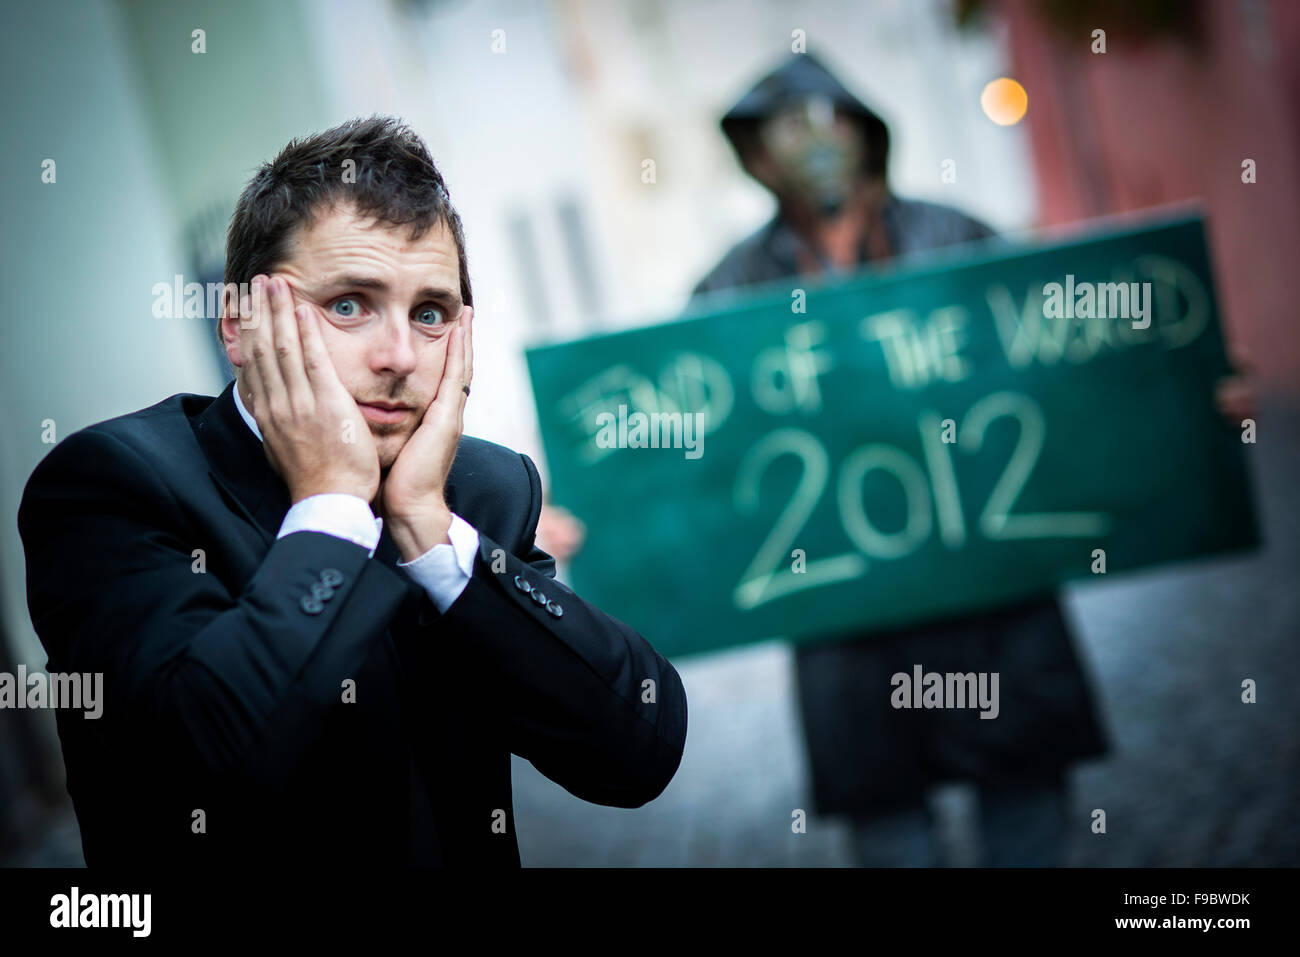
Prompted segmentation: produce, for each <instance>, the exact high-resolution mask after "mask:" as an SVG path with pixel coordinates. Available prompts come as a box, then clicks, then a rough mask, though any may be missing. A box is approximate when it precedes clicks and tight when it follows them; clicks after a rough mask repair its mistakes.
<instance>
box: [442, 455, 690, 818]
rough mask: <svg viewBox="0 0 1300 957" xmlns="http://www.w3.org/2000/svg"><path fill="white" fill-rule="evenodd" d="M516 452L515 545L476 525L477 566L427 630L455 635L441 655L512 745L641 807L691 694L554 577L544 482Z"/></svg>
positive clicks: (607, 795)
mask: <svg viewBox="0 0 1300 957" xmlns="http://www.w3.org/2000/svg"><path fill="white" fill-rule="evenodd" d="M519 459H520V460H521V468H522V469H523V471H524V473H525V477H526V481H527V489H528V495H529V504H528V511H527V524H526V529H525V532H524V535H523V537H522V539H521V540H520V541H519V542H518V543H516V545H515V550H513V551H512V550H511V549H510V548H507V547H505V546H504V545H501V544H499V543H497V542H495V541H493V540H492V539H491V538H489V537H488V536H487V535H485V534H483V532H482V531H481V530H480V532H479V552H478V554H477V555H476V556H475V560H474V569H473V574H472V576H471V578H470V580H469V582H468V583H467V584H466V586H465V590H464V591H463V592H462V593H461V595H460V596H459V597H458V598H457V599H456V601H455V602H453V603H452V605H451V606H450V607H449V608H448V609H447V611H446V613H445V614H443V615H441V616H436V614H435V615H434V616H432V617H433V627H434V628H435V629H437V630H438V631H439V632H442V633H441V634H434V635H430V636H429V637H430V638H431V639H433V640H434V641H435V642H437V641H448V642H454V643H455V648H454V649H449V651H448V654H447V658H448V660H454V661H457V662H463V663H465V664H466V666H468V667H472V668H473V669H474V671H475V672H476V673H478V674H479V675H481V678H482V680H481V682H476V685H475V686H476V688H477V689H478V693H481V694H483V695H485V696H487V698H488V701H487V702H485V703H486V704H488V705H489V709H490V711H491V713H493V714H494V715H495V716H496V719H497V721H498V722H499V726H500V729H501V733H502V734H503V736H504V737H505V739H506V741H507V743H508V744H509V747H510V750H511V751H512V752H513V753H515V754H518V755H519V756H520V757H523V758H527V759H528V760H529V761H531V762H532V763H533V765H534V766H535V767H536V768H537V769H538V770H539V771H541V772H542V773H543V774H545V775H546V776H547V777H548V778H550V779H551V780H552V781H555V782H556V783H557V784H559V785H561V786H562V787H564V788H565V789H566V790H568V791H569V792H570V793H572V794H574V795H576V796H577V797H580V798H582V799H584V800H587V801H592V802H594V803H596V804H606V805H611V806H615V807H640V806H641V805H643V804H645V803H646V802H648V801H650V800H653V799H654V798H655V797H657V796H658V795H659V794H660V793H661V792H662V791H663V790H664V788H665V787H667V785H668V782H669V781H670V780H671V779H672V777H673V775H674V774H675V773H676V771H677V767H678V765H679V764H680V762H681V757H682V751H683V748H684V747H685V742H686V692H685V690H684V689H683V687H682V682H681V678H680V677H679V676H678V674H677V672H676V670H675V669H674V668H673V666H672V665H671V664H669V663H668V661H667V660H666V659H665V658H663V657H662V656H661V655H659V653H658V652H656V651H655V650H654V648H652V647H651V646H650V643H649V642H647V641H646V640H645V639H644V638H642V637H641V636H640V635H639V634H637V632H635V631H634V630H633V629H632V628H630V627H628V626H627V625H625V624H624V623H623V622H621V621H619V620H617V619H616V618H613V617H611V616H609V615H607V614H605V613H604V612H602V611H600V609H598V608H596V607H595V606H593V605H591V604H588V603H587V602H585V601H583V600H582V599H581V598H579V597H578V596H577V595H576V594H574V593H573V592H572V591H571V590H570V589H568V588H566V587H565V586H564V585H562V584H561V583H560V582H558V581H556V580H555V559H554V558H552V557H551V556H550V555H548V554H546V552H544V551H542V549H540V548H539V547H538V546H537V544H536V541H535V536H536V532H537V521H538V517H539V515H540V513H541V506H542V491H541V480H540V478H539V477H538V474H537V468H536V466H534V465H533V463H532V461H531V460H530V459H529V458H528V457H527V456H525V455H520V456H519ZM430 607H431V606H430Z"/></svg>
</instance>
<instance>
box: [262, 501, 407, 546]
mask: <svg viewBox="0 0 1300 957" xmlns="http://www.w3.org/2000/svg"><path fill="white" fill-rule="evenodd" d="M383 530H384V520H383V519H382V518H376V517H375V513H374V512H372V511H371V510H370V505H369V503H367V502H366V501H365V500H364V499H362V498H361V497H360V496H357V495H347V494H345V493H343V492H323V493H321V494H320V495H309V496H307V497H306V498H305V499H303V500H302V501H301V502H295V503H294V504H293V505H292V506H291V507H290V508H289V512H288V514H286V515H285V516H284V521H283V522H281V523H280V531H279V532H278V533H277V534H276V536H275V537H276V538H284V536H286V535H291V534H293V533H294V532H324V533H325V534H326V535H333V536H335V537H336V538H345V539H347V540H348V541H349V542H355V543H356V544H358V545H360V546H361V547H362V548H367V549H369V550H370V557H371V558H374V556H375V549H376V548H377V547H379V536H380V535H381V534H382V533H383Z"/></svg>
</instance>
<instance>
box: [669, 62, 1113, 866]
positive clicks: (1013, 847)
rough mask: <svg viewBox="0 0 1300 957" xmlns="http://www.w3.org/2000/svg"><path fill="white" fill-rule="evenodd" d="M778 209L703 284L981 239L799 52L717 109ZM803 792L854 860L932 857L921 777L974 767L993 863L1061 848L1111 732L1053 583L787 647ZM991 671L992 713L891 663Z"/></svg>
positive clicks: (1025, 860)
mask: <svg viewBox="0 0 1300 957" xmlns="http://www.w3.org/2000/svg"><path fill="white" fill-rule="evenodd" d="M721 125H722V130H723V132H724V133H725V134H726V136H727V138H728V139H729V140H730V141H731V144H732V146H733V147H734V148H735V150H736V153H737V155H738V157H739V158H740V162H741V164H742V166H743V167H744V169H745V171H746V172H747V173H749V175H751V176H753V177H754V178H755V179H756V180H758V181H759V182H760V183H762V184H763V185H764V186H765V187H766V188H767V189H768V190H770V191H771V192H772V194H773V195H774V197H775V198H776V201H777V205H778V209H777V213H776V215H775V216H774V217H773V218H772V219H771V221H769V222H768V223H767V224H766V225H764V226H763V227H762V228H761V229H759V230H758V231H757V232H755V233H753V234H752V235H750V236H749V237H747V238H746V239H744V240H742V241H741V242H739V243H738V244H736V246H735V247H733V248H732V249H731V250H730V251H729V252H728V253H727V254H726V255H725V256H723V258H722V260H721V261H720V262H719V263H718V264H717V266H715V267H714V268H713V269H712V270H711V271H710V272H709V273H708V275H706V276H705V277H704V279H702V280H701V281H700V282H699V284H698V285H697V286H696V287H695V290H694V293H695V294H701V293H712V292H715V291H717V290H722V289H729V288H732V287H736V286H743V285H747V284H750V283H760V282H768V281H771V280H774V279H779V278H782V277H787V276H789V277H795V276H799V277H810V276H820V275H824V274H834V273H837V272H844V273H846V274H847V273H848V272H851V271H854V270H856V269H857V268H858V267H860V266H861V265H862V264H864V263H867V262H879V261H881V260H888V259H892V258H894V257H898V256H903V255H906V254H909V253H913V252H918V251H921V250H926V249H932V248H935V247H939V246H947V245H951V244H955V243H963V242H970V241H974V240H981V239H987V238H989V237H991V236H993V231H992V230H991V229H989V227H987V226H986V225H984V224H983V223H981V222H978V221H977V220H975V219H972V218H971V217H969V216H966V215H965V214H963V213H961V212H958V211H957V210H955V209H952V208H950V207H946V206H940V205H937V204H934V203H926V202H918V201H914V200H907V199H902V198H899V197H897V196H895V195H893V193H891V192H890V190H889V187H888V184H887V182H886V161H887V159H888V151H889V131H888V129H887V128H886V126H885V124H884V122H883V121H882V120H881V119H880V117H878V116H877V115H876V114H875V113H873V112H872V111H871V110H870V109H868V108H867V107H866V106H865V105H864V104H863V103H862V102H860V101H859V100H858V99H857V98H856V97H854V96H853V95H852V94H851V93H849V92H848V91H847V90H846V89H845V88H844V87H843V86H842V85H841V84H840V83H839V81H837V80H836V79H835V77H834V76H832V75H831V73H830V72H829V71H828V70H827V69H826V68H825V67H824V66H822V65H821V63H819V62H818V61H817V60H816V59H815V58H814V57H812V56H810V55H808V54H795V55H794V56H793V57H791V58H790V60H789V61H787V62H786V63H785V64H784V65H783V66H781V67H780V68H779V69H777V70H775V71H774V72H772V73H770V74H769V75H767V76H766V77H764V78H763V79H762V80H760V81H759V82H758V84H757V85H756V86H754V88H753V89H751V90H750V91H749V92H748V93H747V94H745V95H744V96H743V97H742V98H741V99H740V101H739V102H738V103H737V104H736V105H735V106H734V107H732V109H731V110H730V111H729V112H728V113H727V114H726V115H725V116H724V117H723V118H722V124H721ZM794 660H795V671H796V675H797V683H798V688H799V699H800V710H801V715H802V724H803V729H804V736H805V739H806V742H807V747H808V755H809V763H810V766H811V772H812V789H813V795H812V796H813V804H814V808H815V810H816V812H817V813H818V814H822V815H843V816H846V817H848V818H849V819H850V821H851V823H852V825H853V836H854V848H855V851H856V854H857V858H858V863H859V864H861V865H863V866H932V865H935V864H937V863H939V855H938V854H937V849H936V840H935V827H934V818H933V815H932V813H931V811H930V808H929V806H928V804H927V802H926V792H927V790H928V789H929V788H930V787H931V786H934V785H938V784H941V783H944V782H951V781H974V782H975V783H976V785H977V787H978V795H979V818H980V827H981V830H982V832H983V838H984V847H985V852H986V855H985V858H984V863H986V864H989V865H995V866H996V865H1047V866H1050V865H1059V864H1062V863H1064V860H1063V852H1064V843H1065V842H1064V838H1065V833H1066V830H1065V829H1066V816H1067V813H1068V811H1067V806H1068V801H1067V793H1066V784H1065V772H1066V769H1067V768H1068V766H1069V765H1070V764H1072V763H1073V762H1076V761H1079V760H1082V759H1085V758H1093V757H1097V756H1099V755H1102V754H1104V753H1105V752H1106V750H1107V743H1106V739H1105V735H1104V733H1103V731H1102V728H1101V726H1100V724H1099V722H1098V719H1097V716H1096V714H1095V713H1094V707H1093V704H1092V699H1091V694H1090V692H1089V682H1088V680H1087V678H1086V677H1085V674H1084V671H1083V669H1082V667H1081V665H1080V662H1079V659H1078V657H1077V655H1076V653H1075V650H1074V648H1073V646H1072V641H1071V637H1070V630H1069V627H1068V626H1067V624H1066V621H1065V618H1064V616H1063V615H1062V613H1061V607H1060V604H1059V602H1058V600H1057V598H1056V596H1055V595H1053V594H1051V593H1048V594H1044V595H1040V596H1036V597H1034V598H1033V599H1031V600H1027V601H1024V602H1023V603H1020V604H1017V605H1015V606H1008V607H1004V608H998V609H995V610H993V611H985V612H980V613H978V614H970V615H967V616H965V617H961V618H955V619H950V620H946V621H933V622H926V623H924V624H921V625H917V626H913V627H907V628H901V629H892V630H888V631H871V632H866V633H863V634H861V635H858V636H856V637H854V638H851V639H850V640H847V641H842V642H835V643H828V644H819V645H813V646H806V645H798V646H796V647H795V649H794ZM917 663H924V665H925V667H926V669H927V670H932V671H939V672H961V673H966V672H971V671H974V672H990V673H991V672H998V673H1000V675H1001V688H1002V693H1001V697H1002V705H1001V714H1000V715H999V718H998V720H996V721H981V720H978V719H977V718H976V716H975V715H974V714H972V713H970V712H969V711H964V710H945V709H936V710H933V711H930V710H895V709H894V708H893V707H891V706H890V703H889V702H890V687H891V686H890V676H891V675H893V674H894V673H896V672H905V673H909V674H910V673H911V671H912V668H913V665H915V664H917Z"/></svg>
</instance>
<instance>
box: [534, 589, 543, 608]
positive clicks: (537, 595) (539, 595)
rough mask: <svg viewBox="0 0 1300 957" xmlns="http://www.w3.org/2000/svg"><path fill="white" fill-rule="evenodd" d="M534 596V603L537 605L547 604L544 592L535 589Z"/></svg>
mask: <svg viewBox="0 0 1300 957" xmlns="http://www.w3.org/2000/svg"><path fill="white" fill-rule="evenodd" d="M532 596H533V601H535V602H537V604H539V605H545V604H546V596H545V595H544V594H542V590H541V589H540V588H534V589H533V590H532Z"/></svg>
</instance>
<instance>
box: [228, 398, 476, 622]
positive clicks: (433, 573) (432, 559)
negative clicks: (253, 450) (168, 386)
mask: <svg viewBox="0 0 1300 957" xmlns="http://www.w3.org/2000/svg"><path fill="white" fill-rule="evenodd" d="M234 392H235V407H236V408H238V409H239V415H240V417H241V418H243V420H244V422H246V423H247V424H248V427H249V428H250V429H252V430H253V434H254V435H256V436H257V440H258V441H259V442H260V441H262V431H261V430H260V429H259V428H258V427H257V420H256V419H254V418H253V416H252V415H251V414H249V411H248V410H247V409H245V408H244V401H243V400H242V399H241V398H240V397H239V387H238V385H236V387H235V389H234ZM383 531H384V520H383V519H382V518H377V517H375V513H374V512H372V511H371V510H370V503H368V502H366V501H365V500H364V499H362V498H361V497H360V496H358V495H348V494H346V493H343V492H326V493H322V494H320V495H309V496H308V497H307V498H305V499H303V500H302V501H301V502H295V503H294V504H293V505H291V506H290V507H289V511H288V513H287V514H286V515H285V516H284V521H283V522H281V523H280V531H279V532H278V533H277V534H276V536H275V537H276V538H284V536H286V535H290V534H292V533H294V532H323V533H324V534H326V535H333V536H335V537H336V538H344V539H347V540H348V541H349V542H355V543H356V544H357V545H360V546H361V547H363V548H366V549H369V550H370V556H371V557H372V558H373V557H374V554H375V549H376V548H377V547H378V546H379V536H380V535H382V534H383ZM447 537H448V538H450V539H451V544H450V545H448V544H446V543H443V544H441V545H434V546H433V548H431V549H429V550H428V551H427V552H425V553H424V554H423V555H421V556H420V557H419V558H417V559H415V560H414V561H410V562H398V563H397V567H398V568H400V569H402V570H403V571H405V572H406V573H407V574H408V575H410V576H411V577H412V578H413V579H415V581H416V582H417V583H418V584H419V585H420V587H421V588H423V589H424V590H425V592H427V593H428V595H429V600H430V601H432V602H433V604H434V606H435V607H436V608H437V609H438V611H439V612H445V611H446V610H447V609H448V608H450V607H451V604H452V602H454V601H455V600H456V599H457V598H459V597H460V593H461V592H463V591H464V590H465V586H466V585H468V584H469V579H470V575H472V574H473V571H474V555H475V553H477V552H478V545H479V540H478V529H476V528H475V527H474V526H473V525H471V524H470V523H469V522H467V521H465V520H464V519H463V518H461V517H460V516H459V515H457V514H456V513H455V512H453V513H452V515H451V527H450V528H448V529H447Z"/></svg>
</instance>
